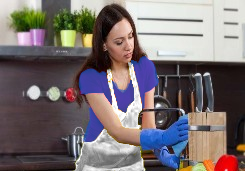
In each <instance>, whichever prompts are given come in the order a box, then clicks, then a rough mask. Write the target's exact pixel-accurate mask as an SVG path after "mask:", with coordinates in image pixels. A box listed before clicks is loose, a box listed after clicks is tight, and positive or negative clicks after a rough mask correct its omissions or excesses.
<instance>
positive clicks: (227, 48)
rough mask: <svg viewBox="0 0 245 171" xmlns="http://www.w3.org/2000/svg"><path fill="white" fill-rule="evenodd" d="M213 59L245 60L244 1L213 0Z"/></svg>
mask: <svg viewBox="0 0 245 171" xmlns="http://www.w3.org/2000/svg"><path fill="white" fill-rule="evenodd" d="M214 47H215V48H214V56H215V61H222V62H245V53H244V50H245V1H244V0H215V1H214Z"/></svg>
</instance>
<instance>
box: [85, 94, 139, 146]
mask: <svg viewBox="0 0 245 171" xmlns="http://www.w3.org/2000/svg"><path fill="white" fill-rule="evenodd" d="M86 98H87V100H88V102H89V104H90V106H91V108H92V109H93V111H94V113H95V114H96V116H97V117H98V119H99V120H100V122H101V123H102V125H103V126H104V128H105V129H106V130H107V132H108V133H109V134H110V135H111V136H112V137H113V138H114V139H115V140H116V141H118V142H120V143H125V144H131V145H136V146H139V145H140V130H139V129H132V128H130V129H129V128H125V127H123V126H122V124H121V122H120V120H119V118H118V116H117V115H116V114H115V113H114V110H113V108H112V106H111V104H110V102H109V101H108V100H107V98H106V97H105V95H104V94H102V93H91V94H87V95H86Z"/></svg>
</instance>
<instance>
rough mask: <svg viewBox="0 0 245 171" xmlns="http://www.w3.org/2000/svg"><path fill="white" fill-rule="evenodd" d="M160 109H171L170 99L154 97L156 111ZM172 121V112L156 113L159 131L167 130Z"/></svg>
mask: <svg viewBox="0 0 245 171" xmlns="http://www.w3.org/2000/svg"><path fill="white" fill-rule="evenodd" d="M159 108H171V104H170V102H169V101H168V99H166V98H164V97H163V96H160V95H156V96H154V109H159ZM171 120H172V119H171V113H170V111H167V110H166V111H164V110H162V111H155V124H156V127H157V128H158V129H166V128H167V127H168V126H169V125H170V122H171Z"/></svg>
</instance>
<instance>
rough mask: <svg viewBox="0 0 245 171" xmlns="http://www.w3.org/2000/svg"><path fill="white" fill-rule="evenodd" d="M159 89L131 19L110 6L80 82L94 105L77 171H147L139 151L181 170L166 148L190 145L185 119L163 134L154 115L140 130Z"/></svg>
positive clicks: (100, 21) (98, 22)
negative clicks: (140, 114) (146, 151)
mask: <svg viewBox="0 0 245 171" xmlns="http://www.w3.org/2000/svg"><path fill="white" fill-rule="evenodd" d="M157 84H158V79H157V75H156V70H155V67H154V64H153V63H152V62H151V61H150V60H149V59H148V58H147V57H145V56H144V52H143V51H142V49H141V48H140V46H139V43H138V38H137V34H136V29H135V25H134V23H133V20H132V18H131V16H130V15H129V13H128V12H127V11H126V10H125V9H124V8H123V7H121V6H119V5H117V4H111V5H107V6H105V7H104V8H103V9H102V10H101V12H100V13H99V15H98V16H97V19H96V22H95V26H94V32H93V47H92V52H91V54H90V56H89V57H88V59H87V60H86V62H85V63H84V65H83V66H82V68H81V70H80V71H79V72H78V74H77V76H76V80H75V88H76V90H77V91H80V92H81V94H82V96H83V97H84V99H85V101H86V102H87V103H88V104H89V106H90V108H89V112H90V121H89V124H88V127H87V131H86V134H85V142H84V144H83V147H82V152H81V156H80V158H79V159H78V160H77V162H76V166H77V167H76V170H77V171H78V170H79V171H83V170H86V171H90V170H91V171H92V170H93V171H97V170H98V171H99V170H100V171H101V170H106V171H112V170H113V171H114V170H120V171H124V170H125V171H126V170H127V171H130V170H136V171H140V170H144V166H143V160H142V157H141V151H140V146H141V147H142V149H146V150H147V149H148V150H149V149H152V150H154V151H155V154H156V155H157V157H158V158H159V160H161V161H162V163H163V164H164V165H167V166H170V167H173V168H177V167H178V162H179V157H177V156H175V155H173V154H169V152H168V150H167V148H166V146H169V145H173V144H176V143H178V142H181V141H185V140H187V138H188V123H187V120H186V119H183V120H180V121H177V122H175V123H174V124H173V125H172V126H170V127H169V128H168V129H167V130H158V129H156V126H155V115H154V113H146V114H144V115H143V118H142V128H143V130H140V129H139V128H140V127H139V125H138V115H139V113H140V111H141V110H142V109H143V108H154V91H155V86H156V85H157ZM82 102H83V98H82V97H80V98H78V103H79V104H80V105H81V103H82Z"/></svg>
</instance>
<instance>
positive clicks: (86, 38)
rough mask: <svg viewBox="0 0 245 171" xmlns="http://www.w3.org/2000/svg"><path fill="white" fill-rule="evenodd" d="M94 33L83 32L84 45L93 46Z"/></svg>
mask: <svg viewBox="0 0 245 171" xmlns="http://www.w3.org/2000/svg"><path fill="white" fill-rule="evenodd" d="M92 39H93V34H82V43H83V47H92Z"/></svg>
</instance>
